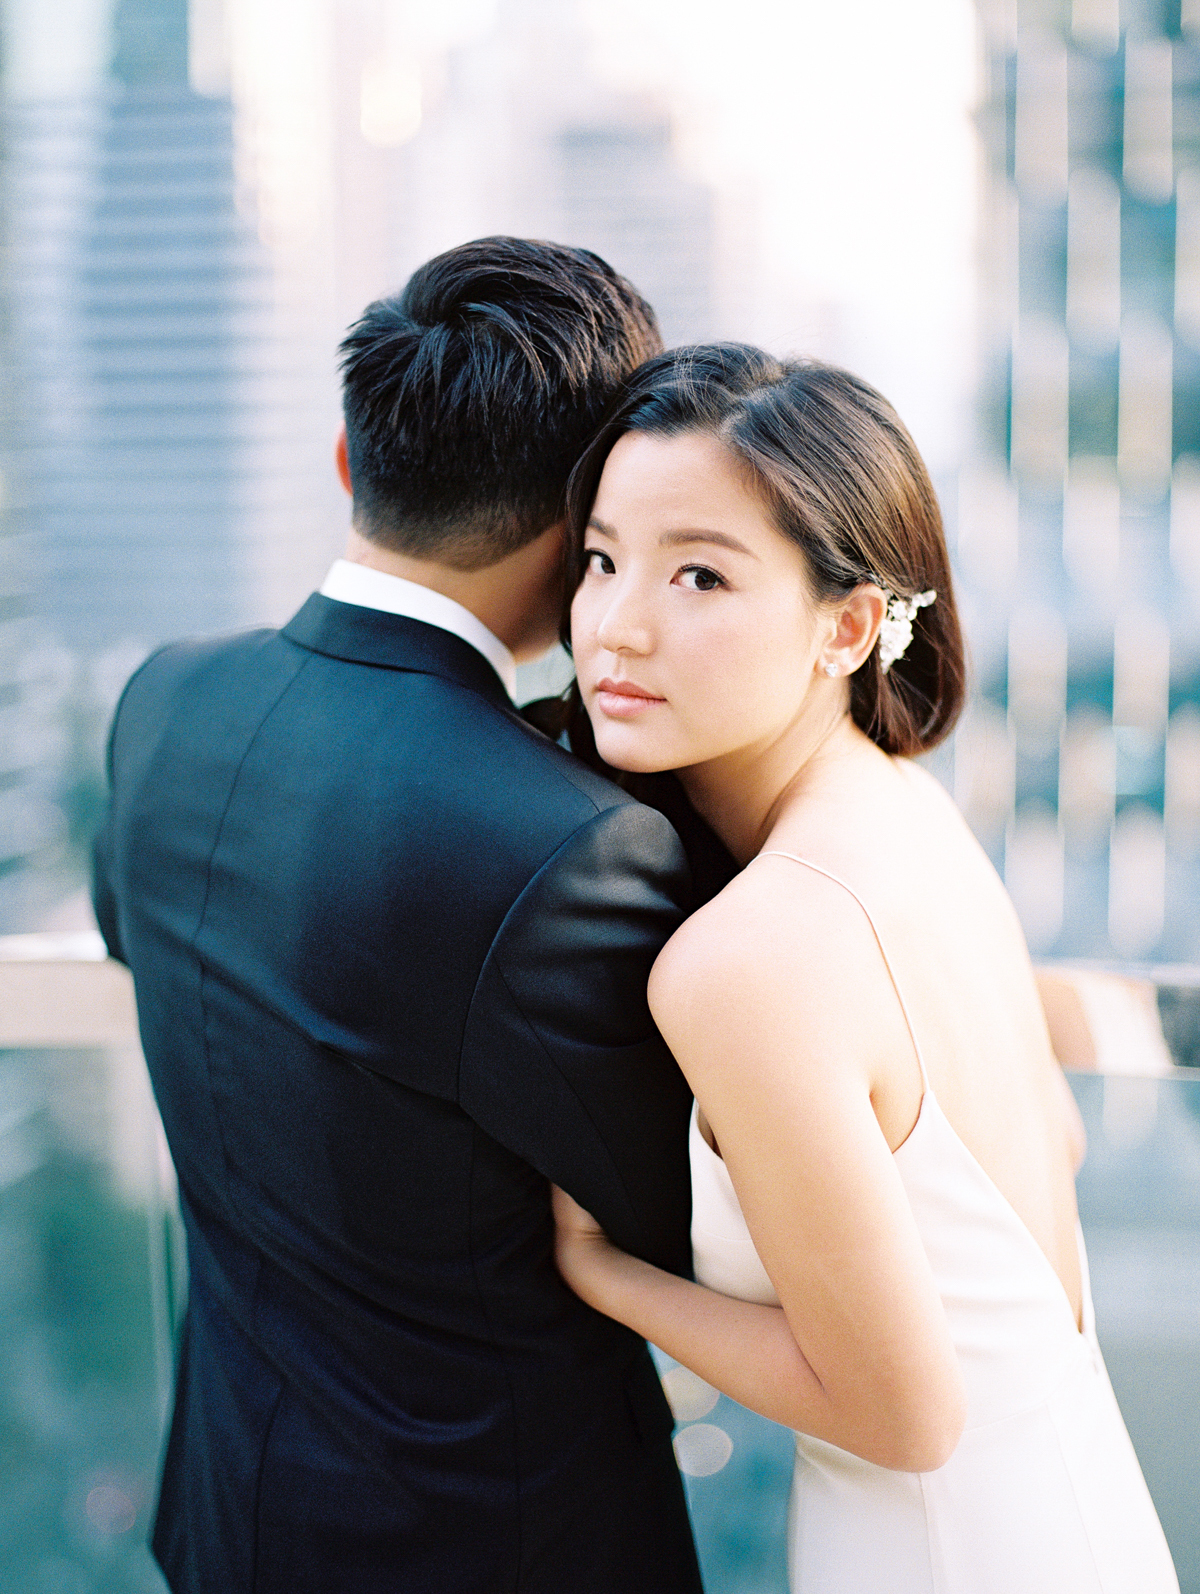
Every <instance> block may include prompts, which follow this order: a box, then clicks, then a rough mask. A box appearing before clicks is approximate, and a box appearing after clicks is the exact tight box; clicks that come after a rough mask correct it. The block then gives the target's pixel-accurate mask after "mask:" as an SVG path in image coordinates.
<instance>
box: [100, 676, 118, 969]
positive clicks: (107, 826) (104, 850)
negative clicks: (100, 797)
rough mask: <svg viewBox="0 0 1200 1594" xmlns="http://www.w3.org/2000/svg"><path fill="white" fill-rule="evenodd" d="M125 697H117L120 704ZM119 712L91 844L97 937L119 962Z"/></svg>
mask: <svg viewBox="0 0 1200 1594" xmlns="http://www.w3.org/2000/svg"><path fill="white" fill-rule="evenodd" d="M124 696H125V694H124V693H122V694H121V702H124ZM120 711H121V704H120V703H118V705H117V708H116V710H115V711H114V713H113V719H112V725H111V726H110V727H109V732H108V746H107V752H106V757H105V772H106V774H107V777H108V804H107V806H106V808H105V811H104V822H103V824H102V825H101V826H100V829H99V831H98V832H97V834H96V838H95V840H94V841H93V843H92V906H93V908H94V909H95V910H96V923H97V924H98V925H99V926H100V934H101V935H102V936H103V937H104V944H105V946H107V948H108V955H109V957H113V958H116V959H117V960H118V961H119V962H121V963H124V962H125V961H126V958H125V954H124V951H123V950H122V947H121V933H120V930H119V929H118V926H117V898H116V892H115V890H114V886H113V855H112V853H113V834H112V832H113V774H114V749H113V744H114V742H115V741H116V735H117V716H118V714H119V713H120Z"/></svg>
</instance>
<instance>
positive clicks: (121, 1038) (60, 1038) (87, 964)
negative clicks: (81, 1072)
mask: <svg viewBox="0 0 1200 1594" xmlns="http://www.w3.org/2000/svg"><path fill="white" fill-rule="evenodd" d="M64 939H66V938H62V937H57V936H25V935H22V936H3V937H0V1047H8V1048H16V1047H24V1046H47V1047H57V1046H136V1045H137V1044H138V1027H137V1008H136V1006H135V1004H134V1000H133V981H132V979H131V978H130V975H129V970H128V969H127V968H125V967H124V966H123V965H122V964H120V963H114V962H113V961H112V959H111V958H101V957H98V956H97V953H96V947H95V945H94V944H93V943H90V942H89V943H88V945H87V946H84V944H83V943H82V941H81V942H80V944H79V945H78V946H70V947H64V946H63V945H62V941H63V940H64ZM71 939H72V940H74V939H75V938H71ZM95 939H96V940H97V941H98V940H99V937H96V938H95ZM99 950H100V952H101V954H102V953H103V946H102V945H101V947H100V949H99ZM72 954H74V955H72ZM81 954H82V955H81Z"/></svg>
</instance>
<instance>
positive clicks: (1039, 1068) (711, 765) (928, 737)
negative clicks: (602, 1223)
mask: <svg viewBox="0 0 1200 1594" xmlns="http://www.w3.org/2000/svg"><path fill="white" fill-rule="evenodd" d="M571 514H572V519H573V522H574V528H575V531H576V533H577V537H578V544H577V546H578V550H579V558H580V567H579V575H580V582H579V587H578V592H577V594H576V596H575V600H574V605H573V608H572V639H573V649H574V655H575V662H576V668H577V672H578V680H579V688H580V691H581V694H582V698H583V702H584V705H585V707H586V709H587V713H588V716H589V718H590V720H591V723H592V727H593V730H594V733H595V739H596V745H597V749H598V751H599V753H600V756H601V757H602V758H603V759H604V760H605V761H607V763H608V764H610V765H613V766H615V767H616V768H618V769H621V770H625V771H630V772H633V773H635V774H637V773H649V772H653V771H662V770H674V771H677V773H678V776H679V779H680V780H681V781H682V783H683V786H684V788H685V790H686V792H687V794H688V796H689V798H690V799H691V802H692V803H693V805H694V806H695V808H696V809H697V810H698V811H699V812H700V813H701V814H702V815H703V816H704V817H705V819H707V821H708V823H709V824H710V825H711V826H712V828H713V829H714V830H715V831H716V832H717V833H718V834H719V836H720V837H721V839H722V840H723V841H724V842H725V844H726V846H727V847H728V849H729V850H730V852H731V853H732V854H733V855H734V857H735V858H736V860H737V861H738V863H739V864H740V865H742V866H743V868H742V871H741V873H740V874H738V875H737V876H736V877H735V878H734V880H733V881H732V883H731V884H729V885H728V886H727V887H726V889H725V890H724V891H722V892H721V893H720V895H718V896H717V897H715V898H714V899H713V900H712V901H711V902H710V903H709V904H708V905H707V906H705V907H704V908H702V909H701V910H700V911H699V912H698V913H696V914H695V915H694V916H693V917H692V918H691V919H689V920H688V921H687V922H686V923H685V924H684V925H683V927H682V928H681V929H680V930H679V931H678V932H677V933H676V935H675V936H674V937H673V939H672V940H671V941H670V942H669V943H668V945H667V946H666V948H665V949H664V951H663V952H662V954H661V956H660V957H659V959H658V961H657V963H656V964H655V966H654V970H653V974H652V977H651V981H650V1003H651V1007H652V1010H653V1012H654V1016H655V1018H656V1020H657V1022H658V1024H659V1027H660V1028H661V1030H662V1033H663V1035H664V1036H665V1037H666V1039H667V1041H668V1043H669V1045H670V1046H671V1048H672V1050H673V1051H674V1053H675V1056H676V1057H677V1058H678V1060H679V1063H680V1066H681V1067H682V1069H683V1071H684V1073H685V1074H686V1075H687V1077H688V1080H689V1081H690V1083H691V1085H692V1088H693V1090H694V1092H695V1095H696V1099H697V1110H696V1114H695V1118H694V1121H693V1125H692V1178H693V1211H694V1216H693V1244H694V1253H695V1267H696V1278H697V1280H698V1281H699V1282H698V1283H691V1282H688V1281H686V1280H683V1279H678V1278H675V1277H673V1276H671V1275H669V1274H666V1273H663V1272H660V1271H658V1270H657V1269H655V1268H653V1267H651V1266H649V1265H648V1264H646V1263H644V1262H641V1261H638V1260H636V1259H635V1258H632V1257H629V1256H627V1255H625V1254H624V1253H622V1252H620V1251H618V1250H617V1249H616V1248H615V1247H614V1246H613V1245H612V1244H611V1243H610V1242H609V1241H608V1240H607V1239H606V1237H605V1236H604V1235H603V1233H602V1232H601V1231H600V1230H599V1229H598V1228H597V1227H596V1225H595V1224H594V1223H593V1222H592V1221H591V1219H590V1218H589V1217H588V1215H587V1214H586V1213H584V1212H582V1211H581V1210H580V1208H578V1207H577V1206H575V1205H574V1203H572V1202H571V1201H570V1199H569V1198H568V1197H567V1196H565V1195H564V1194H562V1193H561V1192H556V1193H555V1207H556V1214H557V1217H558V1224H559V1228H558V1240H557V1255H558V1262H559V1266H560V1268H561V1270H562V1273H563V1275H564V1277H565V1278H566V1280H567V1282H568V1283H569V1284H570V1285H571V1287H572V1288H573V1289H574V1290H575V1291H576V1292H577V1293H578V1294H579V1295H581V1296H582V1297H583V1299H584V1300H585V1301H588V1302H589V1303H590V1304H591V1305H592V1306H594V1307H596V1308H598V1309H599V1310H600V1311H601V1312H604V1313H607V1314H608V1315H609V1316H611V1317H614V1318H617V1319H618V1320H619V1321H621V1322H623V1323H626V1324H628V1325H629V1326H630V1327H631V1328H633V1329H635V1330H636V1331H637V1332H638V1333H639V1334H642V1335H644V1336H645V1337H646V1338H647V1339H649V1340H651V1341H653V1342H654V1343H655V1344H657V1345H659V1346H661V1347H662V1348H663V1350H665V1351H667V1352H668V1353H669V1354H670V1355H671V1356H673V1357H675V1358H676V1359H677V1360H678V1361H680V1362H682V1363H684V1364H685V1365H686V1366H688V1367H690V1368H692V1369H693V1370H694V1371H695V1372H696V1373H698V1374H699V1375H700V1376H701V1377H702V1378H704V1379H706V1380H708V1382H709V1383H711V1384H714V1385H715V1386H716V1387H717V1388H718V1389H721V1390H723V1391H724V1392H725V1393H726V1394H728V1395H731V1396H732V1397H733V1398H734V1399H735V1400H738V1401H740V1402H741V1403H742V1404H743V1405H745V1406H749V1407H751V1408H752V1409H753V1410H755V1411H758V1412H761V1413H762V1414H763V1415H764V1416H766V1417H770V1418H772V1419H774V1421H776V1422H779V1423H783V1424H786V1425H787V1426H788V1427H790V1428H793V1429H794V1430H795V1431H796V1450H797V1461H796V1473H795V1481H794V1485H793V1494H792V1509H791V1523H790V1528H789V1546H790V1563H791V1586H792V1589H793V1590H794V1591H796V1594H810V1591H811V1594H874V1591H878V1594H885V1591H886V1594H918V1591H920V1594H925V1591H930V1594H933V1591H937V1594H991V1591H994V1594H1043V1591H1044V1594H1084V1591H1087V1594H1093V1591H1095V1594H1100V1591H1103V1594H1118V1591H1120V1594H1166V1591H1176V1590H1177V1588H1178V1584H1177V1582H1176V1579H1175V1574H1174V1571H1173V1569H1172V1566H1171V1560H1170V1555H1169V1553H1168V1550H1167V1546H1166V1542H1165V1540H1164V1538H1163V1535H1162V1530H1161V1528H1160V1527H1159V1524H1158V1520H1157V1517H1156V1516H1155V1513H1154V1507H1153V1505H1152V1503H1151V1501H1150V1496H1149V1494H1148V1493H1147V1490H1146V1486H1145V1483H1144V1482H1143V1480H1142V1476H1141V1472H1140V1470H1139V1468H1138V1463H1137V1459H1136V1457H1135V1455H1134V1452H1133V1449H1132V1446H1131V1445H1130V1442H1129V1438H1128V1435H1127V1434H1126V1432H1125V1428H1124V1425H1123V1423H1122V1420H1121V1416H1120V1413H1119V1411H1118V1409H1117V1406H1116V1402H1115V1400H1114V1398H1113V1394H1112V1390H1111V1387H1110V1385H1109V1382H1108V1377H1107V1374H1106V1373H1105V1369H1104V1364H1103V1361H1102V1360H1101V1356H1100V1350H1099V1347H1098V1345H1097V1343H1096V1338H1095V1332H1094V1328H1093V1322H1092V1313H1091V1303H1090V1298H1089V1293H1088V1284H1087V1264H1086V1258H1085V1255H1084V1251H1083V1247H1082V1243H1081V1240H1080V1236H1079V1229H1078V1222H1077V1218H1076V1212H1075V1198H1074V1187H1073V1167H1074V1164H1075V1162H1076V1161H1077V1159H1078V1155H1079V1151H1080V1147H1081V1135H1082V1132H1081V1128H1080V1126H1079V1124H1078V1120H1077V1117H1076V1115H1075V1113H1074V1108H1073V1103H1071V1101H1070V1095H1069V1092H1068V1090H1067V1088H1066V1086H1065V1083H1064V1082H1063V1079H1062V1076H1061V1073H1060V1071H1059V1069H1058V1067H1057V1065H1056V1064H1055V1062H1054V1059H1053V1057H1052V1055H1051V1052H1050V1047H1049V1042H1048V1039H1047V1034H1046V1028H1045V1023H1044V1020H1043V1017H1042V1012H1041V1008H1040V1006H1039V1003H1038V998H1037V995H1036V992H1035V989H1034V982H1033V976H1032V972H1031V969H1030V964H1029V958H1028V954H1027V952H1026V948H1025V944H1024V941H1023V939H1022V936H1021V932H1020V929H1019V927H1018V925H1017V921H1016V918H1015V915H1014V913H1013V910H1012V907H1011V904H1010V903H1009V900H1008V898H1007V896H1006V895H1005V893H1004V890H1003V888H1002V886H1001V885H1000V882H999V880H998V879H997V878H996V875H995V873H994V872H993V870H992V868H991V866H990V865H989V863H988V861H987V859H986V858H985V857H984V855H983V853H982V851H981V850H980V848H979V847H978V845H977V844H976V842H975V841H974V839H973V838H972V836H971V834H970V832H969V831H968V829H967V827H966V825H965V824H964V823H963V821H962V819H961V818H960V816H959V814H958V813H957V811H956V810H955V808H954V807H953V805H952V804H951V802H950V800H949V798H948V797H947V796H946V795H945V794H944V793H943V791H942V789H941V787H940V786H939V785H938V784H937V782H936V781H935V780H934V779H933V778H932V777H931V776H930V775H928V774H927V773H926V772H925V771H924V770H922V769H921V768H920V767H919V766H918V765H916V764H914V763H913V762H912V761H911V760H912V758H913V756H914V755H915V754H918V753H921V752H924V751H925V750H927V749H928V748H931V747H933V746H935V745H936V744H937V743H938V742H939V741H940V740H941V739H942V738H943V737H944V736H945V735H946V734H947V733H948V731H949V730H950V728H951V726H952V725H953V723H954V720H955V717H956V715H957V713H958V711H959V708H960V706H961V703H962V697H963V689H964V686H963V682H964V670H963V657H962V643H961V638H960V632H959V626H958V620H957V617H956V613H955V607H954V597H953V593H952V590H951V580H950V573H949V561H948V556H947V552H946V545H945V540H944V536H943V532H942V527H941V521H940V517H939V512H938V507H937V502H936V499H935V497H934V493H933V489H932V487H931V485H930V482H929V478H928V475H927V473H926V471H925V468H924V466H923V464H922V462H921V460H920V458H919V456H918V454H917V452H916V450H915V447H914V445H913V443H912V441H911V439H910V438H909V436H908V433H907V432H906V431H905V429H904V427H903V425H902V424H901V422H900V421H899V420H898V418H897V416H896V415H895V413H894V411H893V410H892V409H891V408H890V406H889V405H888V404H887V403H886V402H885V400H883V399H882V398H881V397H880V396H879V394H877V393H876V392H874V391H873V390H872V389H871V388H870V387H868V386H867V385H866V384H865V383H863V382H861V381H859V380H858V379H857V378H855V377H853V376H851V375H849V374H847V373H846V372H844V371H840V370H837V369H834V368H832V367H829V366H825V365H820V364H816V363H811V362H793V363H781V362H779V361H776V360H774V359H771V358H770V357H768V356H767V355H765V354H762V353H760V352H759V351H757V350H755V349H751V348H746V347H741V346H730V345H725V346H709V347H700V348H692V349H684V350H679V351H676V352H674V353H671V354H667V355H663V356H661V357H659V358H658V359H656V360H653V361H651V362H650V363H649V364H648V365H646V366H644V367H643V368H642V369H641V371H639V372H638V373H637V374H636V375H635V376H634V377H633V378H632V379H631V380H630V383H629V384H628V386H627V389H626V391H625V394H624V398H623V401H622V402H621V403H620V404H619V406H618V408H617V409H616V410H615V411H614V413H613V414H612V416H611V417H610V419H609V421H608V423H607V425H606V426H605V428H604V429H603V431H602V432H601V434H600V435H599V437H598V438H597V439H596V440H595V442H594V443H593V445H592V446H591V448H590V449H589V451H588V453H587V454H586V455H585V457H584V459H583V460H582V461H581V462H580V465H579V467H578V469H577V471H576V474H575V477H574V478H573V483H572V509H571Z"/></svg>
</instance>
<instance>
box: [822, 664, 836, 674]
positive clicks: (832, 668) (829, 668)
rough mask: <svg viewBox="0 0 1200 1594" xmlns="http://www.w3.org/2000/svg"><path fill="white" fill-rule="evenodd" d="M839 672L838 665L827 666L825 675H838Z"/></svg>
mask: <svg viewBox="0 0 1200 1594" xmlns="http://www.w3.org/2000/svg"><path fill="white" fill-rule="evenodd" d="M837 672H838V667H837V665H836V664H827V665H826V666H825V674H826V675H836V674H837Z"/></svg>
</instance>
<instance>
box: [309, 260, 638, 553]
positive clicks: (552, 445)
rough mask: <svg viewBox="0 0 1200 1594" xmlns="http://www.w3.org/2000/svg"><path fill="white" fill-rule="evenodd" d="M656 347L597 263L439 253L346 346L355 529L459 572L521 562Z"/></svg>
mask: <svg viewBox="0 0 1200 1594" xmlns="http://www.w3.org/2000/svg"><path fill="white" fill-rule="evenodd" d="M661 348H662V338H661V337H660V335H659V331H658V324H657V322H656V321H655V318H654V312H653V310H651V308H650V306H649V305H648V304H647V303H646V301H645V300H644V299H643V298H642V297H641V295H640V294H638V293H637V291H636V290H635V289H634V288H633V287H631V285H630V284H629V283H628V282H626V281H625V279H624V278H623V277H620V276H618V275H617V273H616V272H615V271H614V270H613V269H612V267H611V266H610V265H608V264H607V263H606V262H605V261H603V260H601V259H600V257H599V256H598V255H594V254H592V253H591V252H590V251H589V250H586V249H570V248H567V247H566V246H564V245H562V244H553V243H541V242H538V241H536V240H533V239H528V238H478V239H476V240H475V241H474V242H473V243H467V244H461V245H459V247H458V248H456V249H450V250H448V251H447V252H446V253H445V254H442V255H438V256H437V257H436V258H435V259H433V260H430V261H428V262H427V263H426V264H425V265H423V266H421V267H420V268H419V269H418V270H417V271H415V272H414V273H413V275H412V276H411V277H410V278H409V281H408V283H407V285H406V287H405V288H404V290H403V292H402V293H400V294H398V295H396V296H395V297H392V298H387V299H380V300H378V301H377V302H376V303H375V304H372V305H369V306H368V307H367V309H366V310H365V311H364V312H363V314H362V316H361V317H360V318H359V320H358V321H357V322H356V323H355V324H354V326H353V327H351V329H350V331H349V333H348V334H347V336H346V339H345V341H344V342H343V344H342V348H341V353H342V373H343V393H344V407H345V415H346V440H347V452H348V455H349V461H350V482H351V488H352V491H353V494H354V511H355V525H356V527H357V529H358V530H359V531H360V532H361V533H362V535H363V536H365V537H368V538H370V539H371V540H373V541H375V542H378V543H380V544H382V545H383V546H385V547H388V548H392V549H395V550H396V551H398V552H401V553H408V554H413V555H415V556H417V557H419V558H425V559H435V560H438V561H441V562H443V563H447V564H452V565H456V566H458V567H460V568H463V569H477V568H480V567H482V566H485V565H489V564H494V563H495V562H496V561H497V560H499V559H502V558H503V557H504V556H505V555H506V554H509V553H513V552H515V551H516V550H517V549H518V548H521V547H523V546H524V545H525V544H526V543H528V542H531V541H532V540H533V539H534V538H535V537H537V536H539V535H540V534H541V533H542V532H543V531H545V530H546V528H547V527H548V526H551V525H553V523H554V522H555V521H556V520H558V519H560V518H561V516H562V514H563V511H564V494H565V489H566V483H567V478H568V476H569V475H570V472H571V467H572V466H573V465H574V463H575V461H576V459H578V457H579V455H580V453H581V451H582V449H583V447H584V445H585V443H586V442H587V440H588V438H589V437H591V435H592V434H593V432H594V431H595V429H596V426H597V424H598V422H599V420H600V417H601V415H602V413H603V411H604V408H605V406H606V405H607V404H608V403H609V401H610V400H611V398H612V396H613V394H614V392H615V391H616V389H617V388H618V386H619V385H620V383H621V381H622V380H623V379H624V378H625V377H626V376H628V375H629V374H630V372H631V371H633V370H634V369H635V368H636V367H637V366H638V365H640V364H641V363H642V361H643V360H645V359H647V358H648V357H649V356H651V355H653V354H655V353H657V352H658V351H659V350H660V349H661Z"/></svg>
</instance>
